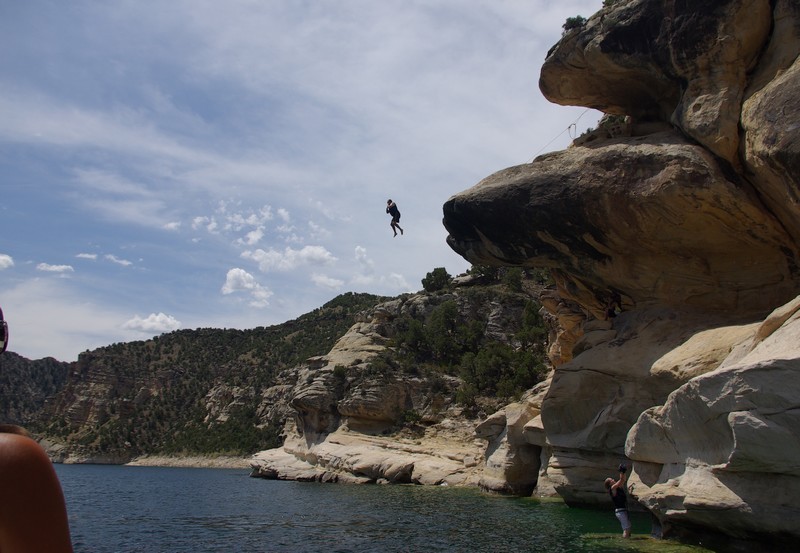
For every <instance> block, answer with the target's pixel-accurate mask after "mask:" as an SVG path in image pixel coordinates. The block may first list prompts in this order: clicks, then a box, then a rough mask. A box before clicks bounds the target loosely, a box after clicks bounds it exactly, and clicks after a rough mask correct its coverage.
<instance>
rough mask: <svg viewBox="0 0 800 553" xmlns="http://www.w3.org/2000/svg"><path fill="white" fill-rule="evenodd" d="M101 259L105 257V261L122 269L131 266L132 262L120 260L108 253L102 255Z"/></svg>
mask: <svg viewBox="0 0 800 553" xmlns="http://www.w3.org/2000/svg"><path fill="white" fill-rule="evenodd" d="M103 257H105V258H106V259H108V260H109V261H111V262H112V263H116V264H117V265H122V266H123V267H129V266H130V265H133V262H132V261H128V260H127V259H120V258H119V257H117V256H116V255H112V254H110V253H109V254H106V255H104V256H103Z"/></svg>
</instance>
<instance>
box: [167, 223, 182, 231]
mask: <svg viewBox="0 0 800 553" xmlns="http://www.w3.org/2000/svg"><path fill="white" fill-rule="evenodd" d="M180 228H181V223H180V221H171V222H169V223H166V224H165V225H164V230H178V229H180Z"/></svg>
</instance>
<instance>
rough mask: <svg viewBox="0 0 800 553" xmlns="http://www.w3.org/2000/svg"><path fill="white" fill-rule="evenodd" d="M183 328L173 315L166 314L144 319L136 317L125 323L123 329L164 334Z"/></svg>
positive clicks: (151, 315)
mask: <svg viewBox="0 0 800 553" xmlns="http://www.w3.org/2000/svg"><path fill="white" fill-rule="evenodd" d="M180 327H181V322H180V321H179V320H177V319H176V318H175V317H173V316H171V315H167V314H165V313H151V314H150V315H148V316H147V317H145V318H144V319H143V318H141V317H140V316H139V315H135V316H134V317H133V318H132V319H130V320H128V321H126V322H125V324H123V325H122V328H124V329H126V330H137V331H139V332H147V333H162V332H170V331H172V330H177V329H179V328H180Z"/></svg>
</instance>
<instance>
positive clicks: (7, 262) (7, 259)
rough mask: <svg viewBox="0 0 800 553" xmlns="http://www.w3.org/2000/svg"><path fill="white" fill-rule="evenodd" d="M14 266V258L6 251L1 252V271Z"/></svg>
mask: <svg viewBox="0 0 800 553" xmlns="http://www.w3.org/2000/svg"><path fill="white" fill-rule="evenodd" d="M13 266H14V259H13V258H12V257H11V256H10V255H8V254H5V253H0V271H2V270H3V269H8V268H9V267H13Z"/></svg>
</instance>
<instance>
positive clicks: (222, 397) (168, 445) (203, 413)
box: [0, 293, 386, 463]
mask: <svg viewBox="0 0 800 553" xmlns="http://www.w3.org/2000/svg"><path fill="white" fill-rule="evenodd" d="M385 299H386V298H384V297H381V296H376V295H372V294H356V293H346V294H342V295H340V296H338V297H336V298H334V299H333V300H331V301H330V302H328V303H326V304H325V305H323V306H322V307H320V308H318V309H315V310H313V311H312V312H310V313H307V314H305V315H302V316H300V317H298V318H297V319H294V320H291V321H287V322H285V323H282V324H278V325H274V326H269V327H258V328H254V329H249V330H236V329H211V328H203V329H196V330H178V331H175V332H171V333H168V334H162V335H161V336H157V337H154V338H152V339H149V340H144V341H135V342H128V343H117V344H112V345H109V346H106V347H102V348H98V349H96V350H94V351H90V352H85V353H82V354H81V355H80V356H79V358H78V360H77V361H76V362H73V363H63V362H59V361H56V360H55V359H52V358H47V359H41V360H28V359H25V358H24V357H21V356H19V355H16V354H14V353H11V352H7V353H6V354H4V355H3V357H2V358H0V415H2V417H3V422H7V423H14V424H20V425H23V426H26V427H27V428H28V429H29V430H31V431H32V432H34V433H35V434H37V435H38V436H41V437H43V438H45V439H46V440H45V442H46V443H47V444H48V447H49V448H50V450H51V451H50V452H51V454H52V456H53V457H54V458H55V459H56V460H61V461H63V460H67V461H76V462H80V461H96V462H110V463H124V462H127V461H129V460H130V459H132V458H134V457H136V456H139V455H142V454H149V453H156V452H158V453H169V454H173V453H183V452H186V453H195V454H203V453H212V452H213V453H232V454H246V453H247V452H250V451H255V450H257V449H260V448H265V447H270V446H273V445H275V444H276V443H277V440H278V437H277V428H276V427H274V426H270V425H269V424H266V426H265V425H263V424H262V422H261V418H260V416H259V414H258V413H257V407H258V404H259V402H260V398H258V397H256V395H255V391H256V390H259V391H260V390H262V389H263V388H265V387H269V386H270V385H271V384H272V383H273V382H274V380H275V378H276V375H277V374H278V373H280V371H282V370H284V369H286V368H287V367H290V366H293V365H295V364H297V363H298V362H299V361H301V360H305V359H306V358H308V357H312V356H314V355H320V354H323V353H325V352H327V351H328V350H329V349H330V347H331V346H332V345H333V343H334V342H335V341H336V340H337V339H338V338H339V337H340V336H341V335H342V334H343V333H344V332H345V331H346V330H347V329H348V328H349V327H350V325H351V324H352V321H353V318H354V317H355V315H356V313H358V312H360V311H363V310H364V309H367V308H370V307H372V306H374V305H375V304H377V303H379V302H380V301H383V300H385ZM226 400H230V401H227V402H226ZM246 400H247V401H246ZM262 415H263V413H262ZM259 425H261V427H259ZM53 444H55V445H53Z"/></svg>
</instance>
